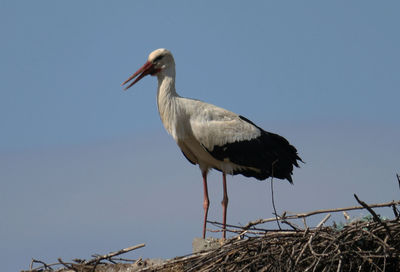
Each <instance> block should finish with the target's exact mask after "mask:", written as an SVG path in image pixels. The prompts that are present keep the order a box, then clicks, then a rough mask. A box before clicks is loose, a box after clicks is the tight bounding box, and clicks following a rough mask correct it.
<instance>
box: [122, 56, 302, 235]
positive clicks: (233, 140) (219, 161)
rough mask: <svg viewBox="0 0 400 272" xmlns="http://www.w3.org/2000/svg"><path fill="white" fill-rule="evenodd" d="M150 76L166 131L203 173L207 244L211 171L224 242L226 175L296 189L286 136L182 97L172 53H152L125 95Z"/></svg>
mask: <svg viewBox="0 0 400 272" xmlns="http://www.w3.org/2000/svg"><path fill="white" fill-rule="evenodd" d="M147 75H151V76H156V77H157V80H158V87H157V106H158V112H159V114H160V118H161V121H162V123H163V125H164V127H165V129H166V130H167V132H168V133H169V134H170V135H171V136H172V137H173V138H174V140H175V141H176V143H177V145H178V146H179V148H180V149H181V151H182V153H183V155H184V156H185V158H186V159H187V160H188V161H189V162H190V163H192V164H194V165H198V166H199V168H200V171H201V174H202V178H203V193H204V198H203V199H204V200H203V209H204V217H203V239H205V237H206V226H207V215H208V209H209V205H210V200H209V197H208V186H207V174H208V172H209V171H210V170H211V169H215V170H217V171H220V172H222V184H223V199H222V202H221V204H222V212H223V220H222V232H223V234H222V236H223V237H222V239H226V216H227V208H228V192H227V184H226V175H227V174H228V175H237V174H241V175H243V176H245V177H253V178H256V179H258V180H265V179H267V178H269V177H275V178H278V179H283V180H284V179H286V180H288V181H289V183H291V184H293V179H292V174H293V166H296V167H299V164H298V162H302V159H301V158H300V157H299V155H298V152H297V149H296V148H295V147H294V146H292V145H291V144H290V143H289V142H288V141H287V140H286V139H285V138H284V137H282V136H280V135H278V134H275V133H271V132H267V131H265V130H263V129H262V128H260V127H259V126H257V125H256V124H254V123H253V122H252V121H250V120H249V119H247V118H246V117H243V116H242V115H238V114H236V113H233V112H231V111H229V110H226V109H223V108H221V107H218V106H215V105H212V104H209V103H205V102H203V101H201V100H197V99H190V98H185V97H182V96H180V95H178V93H177V92H176V89H175V75H176V71H175V60H174V57H173V55H172V53H171V52H170V51H169V50H167V49H165V48H160V49H157V50H154V51H153V52H151V53H150V54H149V56H148V58H147V61H146V62H145V64H144V65H143V66H142V67H141V68H139V70H137V71H136V72H135V73H134V74H133V75H132V76H130V77H129V78H128V79H127V80H126V81H124V82H123V83H122V84H121V86H124V85H126V87H125V88H124V90H127V89H129V88H130V87H132V86H133V85H134V84H136V83H137V82H138V81H139V80H141V79H142V78H143V77H145V76H147ZM128 82H130V83H129V84H128Z"/></svg>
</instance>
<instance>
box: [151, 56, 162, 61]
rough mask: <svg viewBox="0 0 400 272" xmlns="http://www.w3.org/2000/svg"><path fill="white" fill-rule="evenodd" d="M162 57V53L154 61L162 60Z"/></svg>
mask: <svg viewBox="0 0 400 272" xmlns="http://www.w3.org/2000/svg"><path fill="white" fill-rule="evenodd" d="M162 57H163V56H162V55H160V56H158V57H157V58H155V59H154V60H153V62H157V61H159V60H161V59H162Z"/></svg>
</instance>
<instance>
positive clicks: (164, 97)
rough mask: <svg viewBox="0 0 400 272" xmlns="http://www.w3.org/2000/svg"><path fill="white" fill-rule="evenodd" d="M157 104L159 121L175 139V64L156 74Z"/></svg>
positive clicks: (176, 111)
mask: <svg viewBox="0 0 400 272" xmlns="http://www.w3.org/2000/svg"><path fill="white" fill-rule="evenodd" d="M157 78H158V91H157V106H158V112H159V114H160V117H161V121H162V123H163V124H164V127H165V129H166V130H167V131H168V133H169V134H171V135H172V137H174V139H175V140H176V139H177V132H176V127H177V126H176V124H177V117H178V116H177V114H178V112H179V111H180V109H179V108H180V107H179V103H178V101H177V98H178V97H179V95H178V94H177V93H176V90H175V66H174V65H170V66H168V67H167V68H165V69H163V70H162V71H160V72H159V73H158V74H157Z"/></svg>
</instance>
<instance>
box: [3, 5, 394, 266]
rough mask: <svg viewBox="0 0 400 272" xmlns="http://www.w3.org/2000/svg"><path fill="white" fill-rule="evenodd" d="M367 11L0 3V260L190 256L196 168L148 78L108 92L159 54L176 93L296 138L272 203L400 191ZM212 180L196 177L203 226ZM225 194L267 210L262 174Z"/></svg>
mask: <svg viewBox="0 0 400 272" xmlns="http://www.w3.org/2000/svg"><path fill="white" fill-rule="evenodd" d="M376 3H377V2H375V1H352V2H348V1H335V2H329V3H328V2H321V1H307V2H305V1H301V2H299V1H285V2H278V1H275V2H273V1H254V2H252V3H251V4H250V5H249V4H247V5H244V4H243V3H242V1H217V2H215V1H198V2H189V1H118V2H117V3H114V2H113V3H111V2H110V1H96V3H95V4H94V2H88V1H87V2H82V1H68V2H66V1H64V2H61V1H2V2H1V3H0V32H1V43H0V59H1V62H0V74H1V75H2V76H1V81H0V125H1V133H0V185H1V191H0V216H1V223H0V240H1V243H0V256H2V258H4V260H2V267H3V268H4V269H6V270H7V271H15V270H21V269H27V268H28V265H29V262H30V259H31V258H38V259H42V260H45V261H49V262H51V261H54V260H56V258H57V257H63V258H64V259H66V260H69V259H71V258H75V257H79V258H87V257H89V256H90V254H93V253H107V252H109V251H113V250H117V249H120V248H123V247H127V246H130V245H134V244H138V243H146V247H145V248H143V249H139V250H138V251H136V252H134V253H132V254H131V255H129V257H132V258H137V257H139V256H142V257H145V258H146V257H174V256H177V255H183V254H187V253H189V252H190V251H191V242H192V239H193V238H194V237H198V236H200V235H201V228H202V226H201V220H202V216H203V210H202V183H201V175H200V172H199V170H198V169H197V168H196V167H194V166H192V165H191V164H189V163H187V161H186V159H185V158H184V157H183V156H182V155H181V153H180V151H179V149H178V148H177V147H176V145H175V143H174V141H173V140H172V139H171V137H170V136H169V135H167V133H166V132H165V131H164V128H163V127H162V124H161V121H160V119H159V117H158V113H157V109H156V102H155V94H156V79H155V78H150V77H148V78H145V79H143V80H142V81H141V82H140V83H138V84H137V85H135V86H134V87H133V88H132V89H130V90H129V91H127V92H124V91H122V88H121V87H120V84H121V83H122V82H123V81H124V80H125V79H126V78H127V77H129V76H130V75H131V74H132V73H133V72H135V71H136V70H137V68H139V67H140V66H141V65H142V64H143V63H144V62H145V60H146V58H147V55H148V54H149V53H150V52H151V51H152V50H154V49H157V48H160V47H165V48H168V49H170V50H171V51H172V52H173V54H174V56H175V61H176V64H177V90H178V92H179V93H180V94H181V95H182V96H186V97H193V98H197V99H201V100H203V101H207V102H210V103H213V104H216V105H219V106H221V107H224V108H227V109H229V110H232V111H234V112H237V113H239V114H241V115H244V116H246V117H247V118H249V119H251V120H252V121H253V122H255V123H257V124H258V125H260V126H261V127H263V128H264V129H265V130H267V131H273V132H276V133H279V134H281V135H283V136H285V137H286V138H287V139H289V141H290V142H291V143H292V144H294V145H295V146H296V147H297V149H298V151H299V153H300V155H301V157H302V158H303V159H304V161H306V164H305V165H303V166H302V168H301V169H296V170H295V172H294V183H295V185H294V186H290V185H289V184H288V183H287V182H276V183H275V190H276V191H275V194H276V198H277V206H278V210H279V211H283V210H287V211H292V212H304V211H309V210H313V209H319V208H333V207H342V206H350V205H354V204H356V203H355V200H354V199H353V196H352V195H353V193H357V194H358V195H359V197H360V198H361V199H363V200H365V201H367V202H370V203H372V202H385V201H390V200H392V199H398V196H399V191H398V187H397V184H396V181H395V173H396V172H400V168H399V167H400V163H399V154H400V145H399V141H398V139H399V138H400V127H399V115H400V111H399V101H400V94H399V89H400V77H399V72H400V71H399V70H400V69H399V63H400V54H399V48H400V37H399V35H398V26H399V25H400V18H399V16H398V10H399V8H400V5H399V3H398V2H396V1H385V2H380V3H379V5H378V4H376ZM221 187H222V185H221V177H220V174H219V173H217V172H213V173H211V174H210V177H209V191H210V198H211V207H210V214H209V218H210V220H216V221H221V216H222V211H221V207H220V206H221V205H220V201H221V199H222V188H221ZM228 190H229V196H230V203H229V205H230V206H229V209H228V223H231V224H246V223H247V222H248V221H250V220H254V219H258V218H265V217H271V216H272V207H271V204H270V191H269V182H258V181H256V180H254V179H246V178H244V177H242V176H235V177H228ZM379 212H381V213H383V214H388V215H390V211H386V210H379ZM357 215H359V213H357V212H356V213H354V216H357ZM314 220H315V221H319V220H321V218H318V217H317V218H315V219H314ZM338 220H339V219H338ZM210 235H211V236H213V235H214V234H210ZM216 236H218V235H216Z"/></svg>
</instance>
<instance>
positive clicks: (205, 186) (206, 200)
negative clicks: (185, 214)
mask: <svg viewBox="0 0 400 272" xmlns="http://www.w3.org/2000/svg"><path fill="white" fill-rule="evenodd" d="M201 174H202V175H203V187H204V202H203V208H204V222H203V239H205V238H206V227H207V214H208V207H209V206H210V201H209V199H208V189H207V171H203V172H202V173H201Z"/></svg>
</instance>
